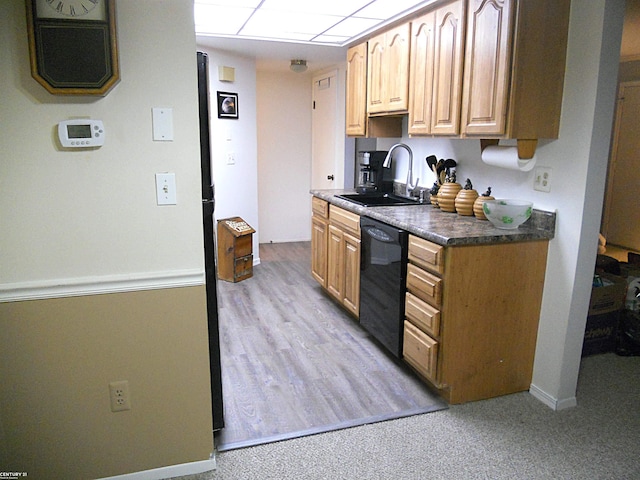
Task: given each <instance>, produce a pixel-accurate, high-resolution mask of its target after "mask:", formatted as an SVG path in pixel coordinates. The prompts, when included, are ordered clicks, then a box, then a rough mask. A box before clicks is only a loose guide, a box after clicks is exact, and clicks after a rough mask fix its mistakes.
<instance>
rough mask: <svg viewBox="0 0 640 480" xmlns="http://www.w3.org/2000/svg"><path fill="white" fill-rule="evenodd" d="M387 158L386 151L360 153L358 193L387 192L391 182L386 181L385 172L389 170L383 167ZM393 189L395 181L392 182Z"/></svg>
mask: <svg viewBox="0 0 640 480" xmlns="http://www.w3.org/2000/svg"><path fill="white" fill-rule="evenodd" d="M386 156H387V152H386V151H381V150H376V151H363V152H358V164H359V166H360V168H359V171H358V185H357V187H356V192H358V193H374V192H387V191H390V190H387V188H388V187H389V185H388V184H389V182H388V181H386V180H385V178H384V177H385V175H384V170H388V169H385V168H383V167H382V162H384V159H385V157H386ZM390 186H391V188H393V181H391V182H390Z"/></svg>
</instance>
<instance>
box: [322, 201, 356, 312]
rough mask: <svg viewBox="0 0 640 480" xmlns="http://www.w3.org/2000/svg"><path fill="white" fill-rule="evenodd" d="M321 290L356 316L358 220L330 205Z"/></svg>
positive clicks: (354, 216)
mask: <svg viewBox="0 0 640 480" xmlns="http://www.w3.org/2000/svg"><path fill="white" fill-rule="evenodd" d="M325 289H326V290H327V292H329V294H331V295H332V296H333V297H334V298H335V299H336V300H337V301H338V302H339V303H340V304H341V305H342V306H343V307H344V308H345V309H346V310H347V311H348V312H349V313H351V314H352V315H353V316H354V317H356V318H358V315H359V312H360V217H359V216H358V215H356V214H354V213H351V212H348V211H347V210H344V209H342V208H339V207H336V206H335V205H331V206H330V209H329V230H328V240H327V276H326V286H325Z"/></svg>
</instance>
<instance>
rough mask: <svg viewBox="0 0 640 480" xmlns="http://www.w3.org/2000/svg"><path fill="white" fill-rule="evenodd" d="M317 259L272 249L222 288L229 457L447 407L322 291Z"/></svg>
mask: <svg viewBox="0 0 640 480" xmlns="http://www.w3.org/2000/svg"><path fill="white" fill-rule="evenodd" d="M310 255H311V252H310V243H309V242H296V243H281V244H264V245H261V246H260V260H261V264H260V265H257V266H256V267H254V271H253V277H252V278H249V279H247V280H243V281H242V282H239V283H228V282H223V281H219V282H218V297H219V298H218V305H219V318H220V349H221V363H222V384H223V385H222V386H223V397H224V412H225V413H224V415H225V428H224V429H222V430H221V431H220V432H218V433H217V434H216V447H217V449H218V450H219V451H223V450H230V449H234V448H242V447H246V446H250V445H257V444H261V443H269V442H274V441H279V440H284V439H288V438H294V437H298V436H303V435H310V434H314V433H320V432H325V431H330V430H335V429H340V428H346V427H350V426H355V425H361V424H365V423H372V422H376V421H382V420H386V419H391V418H398V417H402V416H408V415H414V414H418V413H426V412H430V411H435V410H440V409H443V408H446V403H445V402H443V401H442V400H441V399H440V398H439V397H438V396H437V395H435V394H434V393H433V392H431V391H430V390H429V389H428V388H427V387H426V386H424V385H423V384H422V383H421V382H420V381H419V380H418V379H417V378H416V377H415V376H414V374H413V373H412V372H410V371H409V369H408V367H407V366H406V365H404V364H403V363H402V362H400V361H398V360H396V359H394V358H393V357H392V356H390V355H387V354H386V353H385V352H384V351H383V350H382V348H381V347H380V346H379V345H378V344H376V343H375V341H374V340H373V339H372V338H371V337H370V335H369V334H368V333H367V332H366V331H365V330H363V329H362V328H361V327H360V325H359V324H358V322H357V321H356V320H354V319H353V318H352V317H350V316H349V315H348V314H347V313H346V312H344V311H343V310H342V309H341V308H340V307H339V306H338V305H337V304H335V303H334V302H333V301H332V300H331V299H330V298H329V297H328V296H327V295H326V294H325V293H324V292H323V291H322V289H321V288H320V286H319V285H318V284H317V283H316V282H315V280H313V278H312V277H311V273H310V265H311V260H310V259H311V256H310Z"/></svg>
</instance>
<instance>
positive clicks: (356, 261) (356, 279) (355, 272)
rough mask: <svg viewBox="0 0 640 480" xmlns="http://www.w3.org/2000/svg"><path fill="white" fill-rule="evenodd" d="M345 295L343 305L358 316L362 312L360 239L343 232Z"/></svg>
mask: <svg viewBox="0 0 640 480" xmlns="http://www.w3.org/2000/svg"><path fill="white" fill-rule="evenodd" d="M343 240H344V245H343V247H344V279H345V282H344V297H343V305H344V306H345V307H346V308H347V310H349V311H350V312H351V313H353V314H354V315H355V316H356V317H358V315H359V312H360V239H359V238H356V237H354V236H353V235H349V234H348V233H344V234H343Z"/></svg>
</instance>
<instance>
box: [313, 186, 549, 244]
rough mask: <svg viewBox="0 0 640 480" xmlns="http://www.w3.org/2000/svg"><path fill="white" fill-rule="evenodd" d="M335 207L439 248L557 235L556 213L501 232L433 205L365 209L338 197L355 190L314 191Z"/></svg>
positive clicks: (537, 215)
mask: <svg viewBox="0 0 640 480" xmlns="http://www.w3.org/2000/svg"><path fill="white" fill-rule="evenodd" d="M310 193H311V194H312V195H314V196H316V197H318V198H321V199H322V200H326V201H327V202H329V203H331V204H332V205H336V206H338V207H341V208H344V209H345V210H349V211H350V212H354V213H357V214H358V215H361V216H366V217H369V218H373V219H375V220H379V221H381V222H384V223H387V224H389V225H393V226H395V227H398V228H401V229H403V230H407V231H408V232H410V233H413V234H415V235H417V236H419V237H422V238H425V239H427V240H429V241H431V242H434V243H437V244H439V245H469V244H486V243H504V242H525V241H531V240H549V239H552V238H553V237H554V235H555V228H556V214H555V212H547V211H544V210H537V209H535V208H534V209H533V213H532V214H531V218H530V219H529V220H527V221H526V222H525V223H523V224H522V225H520V226H519V227H518V228H517V229H514V230H502V229H499V228H496V227H494V226H493V224H492V223H491V222H489V221H488V220H479V219H477V218H476V217H466V216H462V215H458V214H457V213H448V212H443V211H442V210H440V209H439V208H436V207H434V206H433V205H431V204H424V205H410V206H398V207H363V206H361V205H357V204H355V203H352V202H349V201H347V200H344V199H342V198H338V197H336V195H342V194H344V193H355V190H311V191H310Z"/></svg>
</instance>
